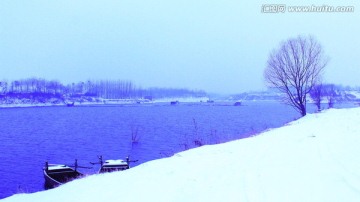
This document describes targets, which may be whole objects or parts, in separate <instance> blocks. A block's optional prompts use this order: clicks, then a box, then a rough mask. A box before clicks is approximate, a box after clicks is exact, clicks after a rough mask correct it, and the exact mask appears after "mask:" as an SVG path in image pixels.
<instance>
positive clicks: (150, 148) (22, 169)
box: [0, 102, 299, 199]
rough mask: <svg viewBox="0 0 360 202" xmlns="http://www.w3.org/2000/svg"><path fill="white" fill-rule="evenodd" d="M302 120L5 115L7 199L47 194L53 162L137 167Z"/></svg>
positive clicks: (3, 186)
mask: <svg viewBox="0 0 360 202" xmlns="http://www.w3.org/2000/svg"><path fill="white" fill-rule="evenodd" d="M296 118H299V115H298V114H297V112H296V111H295V110H293V109H292V108H291V107H289V106H286V105H282V104H279V103H276V102H246V103H244V104H243V105H242V106H233V104H232V103H211V104H209V103H194V104H182V103H180V104H179V105H176V106H171V105H170V104H168V103H165V104H144V105H143V104H141V105H126V106H121V105H115V106H81V107H80V106H79V107H31V108H8V109H7V108H3V109H0V179H1V183H0V199H1V198H5V197H8V196H11V195H13V194H16V193H23V192H25V193H31V192H37V191H41V190H43V189H44V186H43V185H44V178H43V173H42V168H43V166H44V163H45V161H49V163H61V164H73V163H74V159H78V162H79V165H82V166H91V165H90V164H89V162H91V161H92V162H94V161H97V156H98V155H102V156H103V157H104V159H123V158H125V157H126V156H128V155H129V156H130V158H132V159H136V160H138V162H136V163H134V165H132V166H136V165H138V164H141V163H144V162H147V161H150V160H154V159H159V158H164V157H167V156H171V155H173V154H174V153H176V152H179V151H182V150H184V149H188V148H194V147H196V146H197V145H198V144H199V143H200V144H215V143H222V142H226V141H231V140H235V139H240V138H246V137H249V136H252V135H255V134H256V133H258V132H260V131H263V130H265V129H268V128H274V127H280V126H282V125H284V124H285V123H287V122H290V121H292V120H294V119H296ZM134 139H135V140H134ZM195 140H197V142H196V143H195ZM97 169H98V167H96V166H95V167H94V168H93V169H83V170H81V171H82V172H84V173H89V174H94V173H95V172H96V170H97Z"/></svg>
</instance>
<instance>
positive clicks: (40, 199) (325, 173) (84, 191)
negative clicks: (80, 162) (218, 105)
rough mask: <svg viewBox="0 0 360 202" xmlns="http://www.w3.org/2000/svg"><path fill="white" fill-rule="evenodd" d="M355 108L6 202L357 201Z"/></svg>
mask: <svg viewBox="0 0 360 202" xmlns="http://www.w3.org/2000/svg"><path fill="white" fill-rule="evenodd" d="M359 120H360V108H353V109H332V110H327V111H325V112H322V113H318V114H309V115H307V116H306V117H304V118H302V119H300V120H297V121H294V122H292V123H290V124H288V125H286V126H284V127H281V128H278V129H272V130H269V131H266V132H264V133H262V134H260V135H258V136H254V137H251V138H247V139H241V140H237V141H232V142H229V143H225V144H219V145H212V146H203V147H200V148H196V149H192V150H188V151H185V152H181V153H178V154H175V155H174V156H173V157H170V158H165V159H160V160H154V161H151V162H147V163H144V164H142V165H140V166H137V167H135V168H132V169H129V170H126V171H122V172H116V173H107V174H99V175H93V176H89V177H85V178H83V179H79V180H75V181H72V182H70V183H68V184H65V185H63V186H60V187H58V188H56V189H53V190H49V191H42V192H38V193H33V194H18V195H14V196H12V197H9V198H6V199H3V201H4V202H20V201H21V202H22V201H36V202H48V201H52V202H60V201H61V202H63V201H67V202H69V201H74V202H75V201H76V202H78V201H119V200H120V199H121V201H157V202H162V201H164V202H165V201H166V202H169V201H171V202H176V201H179V202H180V201H187V202H189V201H190V202H191V201H216V202H219V201H230V202H231V201H250V202H260V201H261V202H263V201H276V202H283V201H284V202H285V201H286V202H288V201H291V202H297V201H299V202H303V201H306V202H311V201H314V202H315V201H316V202H319V201H326V202H332V201H334V202H335V201H347V202H352V201H360V160H359V157H358V155H359V154H360V147H359V145H360V124H359Z"/></svg>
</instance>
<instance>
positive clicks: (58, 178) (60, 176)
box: [44, 170, 83, 189]
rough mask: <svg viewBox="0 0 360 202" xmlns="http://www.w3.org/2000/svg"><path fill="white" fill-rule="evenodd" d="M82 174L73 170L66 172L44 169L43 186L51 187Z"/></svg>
mask: <svg viewBox="0 0 360 202" xmlns="http://www.w3.org/2000/svg"><path fill="white" fill-rule="evenodd" d="M82 176H83V174H81V173H79V172H77V171H75V170H73V171H68V172H48V171H46V170H44V179H45V184H44V187H45V189H52V188H55V187H58V186H60V185H62V184H65V183H67V182H70V181H72V180H74V179H77V178H80V177H82Z"/></svg>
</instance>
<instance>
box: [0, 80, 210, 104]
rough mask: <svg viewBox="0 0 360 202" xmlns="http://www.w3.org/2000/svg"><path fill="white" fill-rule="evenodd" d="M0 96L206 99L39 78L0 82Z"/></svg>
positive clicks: (111, 83)
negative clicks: (64, 82) (65, 83)
mask: <svg viewBox="0 0 360 202" xmlns="http://www.w3.org/2000/svg"><path fill="white" fill-rule="evenodd" d="M0 96H1V97H4V96H10V97H14V96H15V97H29V96H31V97H33V96H48V97H53V96H55V97H61V96H63V97H81V96H89V97H100V98H105V99H128V98H143V97H151V98H163V97H187V96H206V92H204V91H200V90H196V91H194V90H189V89H174V88H149V89H143V88H141V87H137V86H136V85H135V84H134V83H133V82H132V81H126V80H88V81H85V82H83V81H81V82H77V83H71V84H67V85H64V84H63V83H61V82H60V81H56V80H46V79H43V78H27V79H19V80H14V81H6V80H3V81H0Z"/></svg>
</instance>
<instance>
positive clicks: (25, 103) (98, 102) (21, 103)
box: [0, 97, 209, 108]
mask: <svg viewBox="0 0 360 202" xmlns="http://www.w3.org/2000/svg"><path fill="white" fill-rule="evenodd" d="M207 100H209V98H208V97H176V98H161V99H154V100H148V99H104V98H98V99H92V101H86V100H85V101H84V100H64V101H59V100H55V101H53V102H51V100H50V101H48V102H43V103H39V102H32V101H31V100H21V99H15V100H12V102H11V103H1V102H0V108H20V107H52V106H53V107H54V106H67V103H69V104H72V103H74V106H108V105H134V104H154V103H167V104H170V102H172V101H178V102H180V103H199V102H206V101H207Z"/></svg>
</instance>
